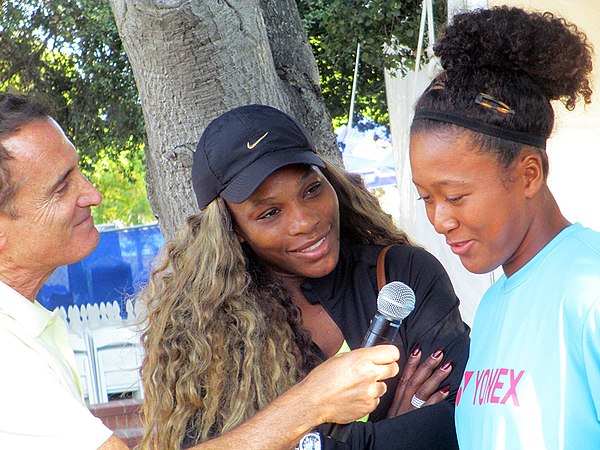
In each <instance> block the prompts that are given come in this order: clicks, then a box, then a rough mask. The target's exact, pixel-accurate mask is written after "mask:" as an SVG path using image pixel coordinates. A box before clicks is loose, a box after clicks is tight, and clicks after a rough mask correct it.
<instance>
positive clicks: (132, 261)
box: [38, 225, 164, 314]
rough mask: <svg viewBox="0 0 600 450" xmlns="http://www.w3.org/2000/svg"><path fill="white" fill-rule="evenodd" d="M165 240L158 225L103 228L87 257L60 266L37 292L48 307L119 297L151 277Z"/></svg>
mask: <svg viewBox="0 0 600 450" xmlns="http://www.w3.org/2000/svg"><path fill="white" fill-rule="evenodd" d="M163 243H164V239H163V237H162V234H161V233H160V229H159V228H158V225H148V226H140V227H131V228H121V229H114V230H107V231H102V232H101V233H100V242H99V243H98V247H96V249H95V250H94V251H93V252H92V253H91V254H90V255H89V256H88V257H86V258H85V259H83V260H82V261H80V262H77V263H75V264H70V265H68V266H62V267H59V268H58V269H57V270H56V271H55V272H54V273H53V274H52V276H51V277H50V278H48V280H47V281H46V284H45V285H44V286H43V287H42V289H41V290H40V292H39V294H38V301H39V302H40V303H41V304H42V305H44V306H45V307H46V308H48V309H49V310H53V309H54V308H56V307H58V306H64V307H65V309H66V308H68V307H69V306H70V305H86V304H98V303H100V302H105V303H107V302H113V301H115V300H116V301H117V302H119V304H120V305H121V314H124V312H125V301H126V299H127V296H129V295H131V294H133V293H134V292H135V291H136V290H138V289H139V288H140V287H141V286H142V285H143V284H145V283H146V282H147V281H148V275H149V272H150V270H151V265H152V261H153V260H154V258H155V257H156V254H157V253H158V251H159V250H160V248H161V247H162V245H163Z"/></svg>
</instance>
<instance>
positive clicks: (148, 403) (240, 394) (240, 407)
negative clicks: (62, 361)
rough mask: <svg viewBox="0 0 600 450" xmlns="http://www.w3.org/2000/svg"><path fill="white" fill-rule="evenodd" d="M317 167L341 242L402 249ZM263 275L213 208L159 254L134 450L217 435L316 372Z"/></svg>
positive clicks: (221, 209)
mask: <svg viewBox="0 0 600 450" xmlns="http://www.w3.org/2000/svg"><path fill="white" fill-rule="evenodd" d="M324 162H325V165H326V168H325V169H323V173H324V175H325V177H326V178H327V179H328V180H329V182H330V183H331V184H332V186H333V187H334V190H335V191H336V193H337V196H338V199H339V205H340V219H341V220H340V223H341V231H340V234H341V239H342V241H345V242H352V243H359V244H380V245H387V244H390V243H399V244H409V243H410V242H409V240H408V238H407V236H406V235H405V234H404V233H402V232H401V231H399V230H398V229H397V228H396V227H395V226H394V224H393V222H392V219H391V217H390V216H389V215H388V214H386V213H385V212H383V210H382V209H381V208H380V206H379V203H378V201H377V199H376V198H375V197H374V196H373V195H372V194H371V193H369V192H368V191H367V190H366V189H364V186H362V184H361V182H360V181H359V180H357V178H356V177H355V176H353V175H351V174H348V173H346V172H345V171H343V170H342V169H340V168H339V167H337V166H336V165H334V164H333V163H332V162H329V161H326V160H324ZM266 269H267V268H266V267H265V266H264V265H263V263H261V262H260V261H259V260H257V259H256V258H255V257H254V255H253V254H252V253H251V251H250V250H249V248H247V246H245V245H242V244H240V242H239V241H238V239H237V237H236V235H235V233H234V232H233V227H232V219H231V216H230V214H229V211H228V209H227V206H226V205H225V202H224V201H223V200H222V199H220V198H217V199H216V200H215V201H213V202H212V203H211V204H210V205H209V206H208V207H207V208H206V209H205V210H204V211H203V212H200V213H198V214H196V215H193V216H191V217H189V218H188V220H187V226H186V227H184V229H183V230H181V231H180V232H179V234H178V237H177V238H176V239H174V240H172V241H171V242H169V243H167V244H166V245H165V248H164V250H163V252H162V260H161V262H160V264H159V265H158V267H156V269H155V270H154V271H153V272H152V275H151V277H150V281H149V283H148V285H147V286H146V287H145V288H144V290H143V291H142V292H141V293H140V295H139V300H141V301H143V302H144V303H145V310H146V316H145V318H144V324H145V328H144V332H143V334H142V343H143V346H144V349H145V353H146V356H145V359H144V361H143V364H142V369H141V373H142V381H143V384H144V390H145V401H144V405H143V417H144V424H145V427H144V436H143V439H142V442H141V444H140V446H139V448H143V449H176V448H180V446H181V444H182V442H183V441H184V440H186V441H188V442H193V443H197V442H202V441H205V440H207V439H210V438H211V437H215V436H217V435H219V434H221V433H225V432H227V431H229V430H231V429H232V428H234V427H236V426H237V425H239V424H241V423H242V422H244V421H245V420H247V419H248V418H249V417H251V416H252V415H254V414H255V413H256V412H257V411H259V410H260V409H261V408H263V407H265V406H266V405H267V404H269V403H270V402H271V401H273V400H274V399H275V398H276V397H277V396H278V395H280V394H281V393H283V392H284V391H285V390H287V389H288V388H290V387H291V386H292V385H293V384H295V383H297V382H298V381H299V380H300V379H302V378H303V377H304V376H305V375H306V374H307V373H308V372H309V371H310V370H311V369H312V368H313V367H314V366H315V365H316V364H318V362H319V357H318V356H317V353H316V352H315V350H314V344H313V343H312V341H311V339H310V335H309V334H308V332H307V331H306V330H304V328H302V320H301V316H300V311H299V309H298V308H297V307H296V306H295V305H294V304H293V302H292V300H291V298H290V296H289V295H288V293H287V292H286V290H285V289H284V288H283V286H282V285H281V283H279V281H278V280H276V279H275V278H273V277H272V276H271V275H270V272H269V271H268V270H266ZM186 433H188V434H187V435H186Z"/></svg>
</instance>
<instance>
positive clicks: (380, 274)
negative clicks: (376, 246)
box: [377, 244, 396, 291]
mask: <svg viewBox="0 0 600 450" xmlns="http://www.w3.org/2000/svg"><path fill="white" fill-rule="evenodd" d="M395 245H396V244H390V245H387V246H385V247H383V248H382V249H381V251H380V252H379V256H378V257H377V289H378V290H379V291H380V290H381V288H382V287H383V286H385V284H386V280H385V278H386V277H385V254H386V253H387V252H388V250H389V249H390V248H392V247H394V246H395Z"/></svg>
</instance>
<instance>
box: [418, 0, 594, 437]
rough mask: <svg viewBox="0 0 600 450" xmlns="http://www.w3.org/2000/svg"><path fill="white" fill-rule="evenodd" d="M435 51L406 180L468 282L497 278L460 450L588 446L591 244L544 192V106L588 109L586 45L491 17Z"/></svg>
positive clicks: (460, 20) (467, 23) (464, 389)
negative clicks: (488, 275)
mask: <svg viewBox="0 0 600 450" xmlns="http://www.w3.org/2000/svg"><path fill="white" fill-rule="evenodd" d="M435 52H436V54H437V55H438V56H439V57H440V58H441V63H442V66H443V68H444V71H443V72H442V73H441V74H440V75H439V76H438V77H437V78H436V79H435V80H434V81H433V82H432V83H431V85H430V86H429V88H428V89H427V90H426V91H425V93H424V94H423V95H422V96H421V98H420V99H419V101H418V102H417V105H416V108H415V116H414V121H413V124H412V129H411V144H410V159H411V166H412V171H413V180H414V183H415V185H416V187H417V190H418V192H419V195H420V196H421V198H422V199H423V201H424V202H425V207H426V210H427V214H428V217H429V220H430V221H431V223H432V224H433V226H434V227H435V229H436V231H437V232H438V233H440V234H443V235H444V236H445V238H446V242H447V243H448V245H449V246H450V247H451V249H452V251H453V252H454V253H455V254H457V255H458V256H459V257H460V259H461V261H462V263H463V265H464V266H465V267H466V268H467V269H468V270H470V271H471V272H475V273H485V272H489V271H491V270H493V269H495V268H497V267H499V266H502V269H503V270H504V276H502V277H501V278H500V279H499V280H498V281H497V282H496V283H495V284H494V285H493V286H492V287H491V288H490V289H489V290H488V292H487V293H486V294H485V295H484V297H483V299H482V301H481V303H480V305H479V307H478V310H477V313H476V315H475V319H474V323H473V331H472V335H471V339H472V344H471V349H470V357H469V361H468V363H467V368H466V370H465V374H464V379H463V382H462V384H461V388H460V393H459V396H458V398H457V409H456V422H457V432H458V438H459V445H460V448H461V449H483V448H485V449H506V448H511V449H517V448H523V449H533V448H535V449H538V448H545V449H568V448H573V449H575V448H578V449H579V448H595V447H597V446H598V443H599V442H600V334H599V333H598V324H599V323H600V233H598V232H596V231H593V230H590V229H588V228H584V227H583V226H582V225H580V224H578V223H575V224H571V223H570V222H569V221H568V220H567V219H566V218H565V217H564V216H563V215H562V214H561V211H560V209H559V207H558V205H557V203H556V201H555V199H554V197H553V196H552V193H551V192H550V190H549V189H548V185H547V183H546V178H547V176H548V157H547V155H546V140H547V139H548V137H549V136H550V134H551V132H552V129H553V126H554V113H553V109H552V105H551V101H552V100H562V101H563V103H564V104H565V105H566V107H567V108H568V109H573V108H574V106H575V103H576V102H577V101H578V99H579V98H582V99H583V100H584V102H585V103H589V102H590V96H591V89H590V83H589V77H590V73H591V69H592V62H591V61H592V58H591V48H590V45H589V43H588V42H587V39H586V37H585V35H584V34H583V33H581V32H580V31H579V30H578V29H577V27H576V26H574V25H572V24H569V23H567V22H566V21H565V20H563V19H561V18H558V17H555V16H554V15H552V14H550V13H544V14H541V13H534V12H531V13H528V12H525V11H523V10H521V9H518V8H509V7H499V8H493V9H489V10H479V11H476V12H471V13H464V14H460V15H457V16H456V17H455V19H454V21H453V23H452V25H451V26H450V27H449V28H448V29H447V30H446V32H445V34H444V36H443V37H442V38H441V39H440V40H439V41H438V44H437V46H436V48H435ZM583 163H585V162H583ZM585 194H586V195H588V196H589V197H590V199H592V200H591V203H590V206H592V205H594V204H597V200H595V199H597V197H598V192H595V193H592V192H587V193H585Z"/></svg>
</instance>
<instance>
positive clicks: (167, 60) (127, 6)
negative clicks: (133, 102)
mask: <svg viewBox="0 0 600 450" xmlns="http://www.w3.org/2000/svg"><path fill="white" fill-rule="evenodd" d="M110 4H111V7H112V9H113V12H114V14H115V18H116V23H117V27H118V29H119V33H120V35H121V39H122V40H123V45H124V47H125V50H126V52H127V55H128V58H129V60H130V63H131V67H132V69H133V73H134V76H135V79H136V83H137V87H138V91H139V94H140V98H141V101H142V108H143V111H144V120H145V123H146V130H147V138H148V144H147V148H146V155H147V158H146V159H147V184H148V196H149V199H150V203H151V205H152V208H153V210H154V212H155V214H156V217H157V219H158V221H159V224H160V227H161V229H162V231H163V233H164V235H165V236H166V237H167V238H170V237H172V236H173V234H174V232H175V230H176V229H177V228H179V227H180V226H181V224H182V223H183V221H184V219H185V218H186V217H187V216H189V215H190V214H193V213H195V212H197V210H198V208H197V205H196V200H195V197H194V195H193V191H192V187H191V182H190V171H191V165H192V152H193V151H194V150H195V148H196V144H197V142H198V139H199V137H200V135H201V134H202V131H203V130H204V129H205V128H206V126H207V125H208V123H209V122H210V121H211V120H212V119H214V118H215V117H217V116H218V115H220V114H221V113H223V112H225V111H227V110H229V109H231V108H234V107H236V106H240V105H245V104H251V103H263V104H268V105H272V106H275V107H277V108H280V109H282V110H284V111H286V112H288V113H290V114H291V115H293V116H295V117H297V118H298V119H299V120H300V121H302V122H303V123H304V124H305V125H306V127H307V128H308V130H309V131H310V132H311V133H312V135H313V139H314V142H315V145H316V147H317V150H318V151H319V153H322V154H326V155H332V156H334V157H338V158H339V152H338V151H337V147H336V144H335V136H334V133H333V128H332V126H331V118H330V115H329V113H328V112H327V110H326V108H325V105H324V103H323V100H322V96H321V90H320V87H319V77H318V71H317V66H316V63H315V60H314V57H313V55H312V51H311V49H310V46H309V43H308V40H307V38H306V35H305V33H304V31H303V28H302V24H301V22H300V17H299V14H298V11H297V8H296V3H295V1H294V0H276V1H275V0H192V1H190V0H110Z"/></svg>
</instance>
